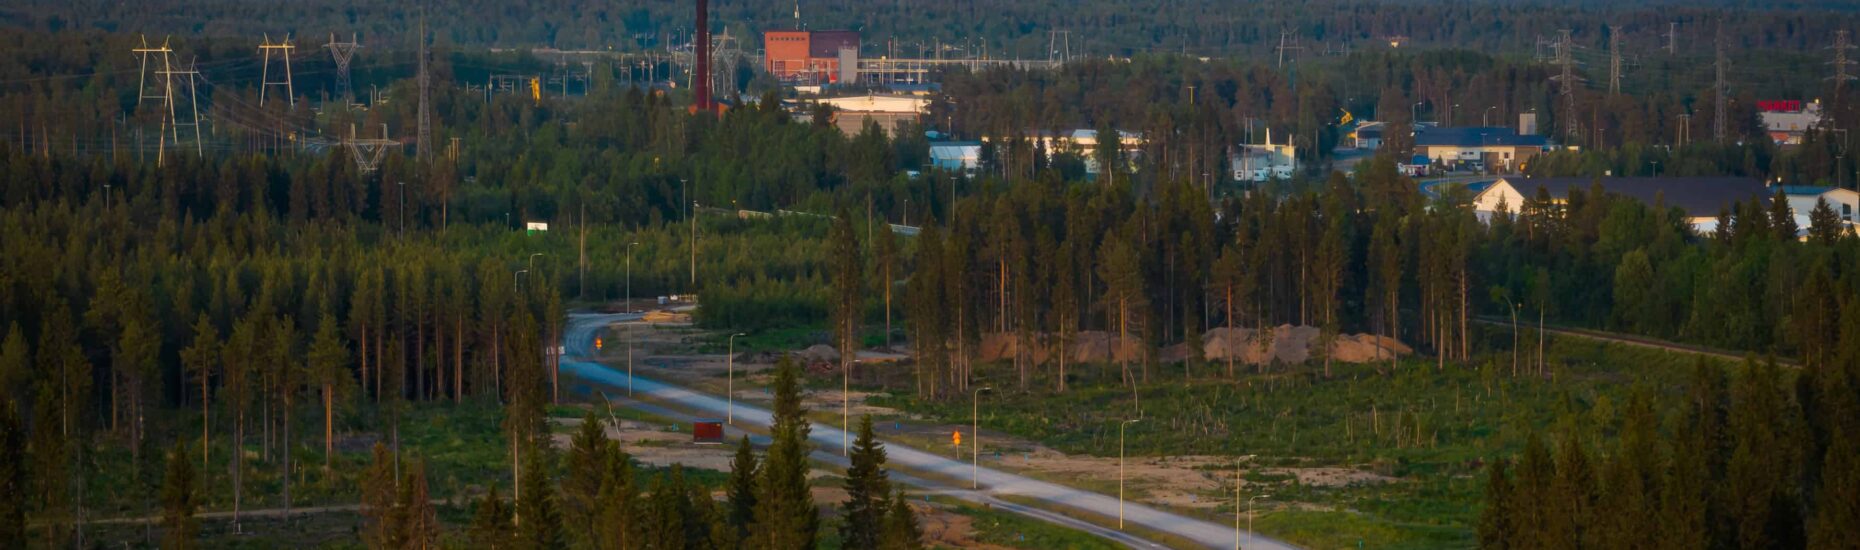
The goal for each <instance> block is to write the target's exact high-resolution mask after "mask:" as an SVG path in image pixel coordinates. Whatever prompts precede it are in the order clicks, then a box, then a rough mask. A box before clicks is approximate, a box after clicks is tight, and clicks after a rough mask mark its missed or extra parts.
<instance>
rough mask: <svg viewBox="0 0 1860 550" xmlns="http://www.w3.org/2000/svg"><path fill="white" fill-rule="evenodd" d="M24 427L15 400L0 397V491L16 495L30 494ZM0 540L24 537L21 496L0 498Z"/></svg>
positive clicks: (24, 519) (24, 515) (23, 511)
mask: <svg viewBox="0 0 1860 550" xmlns="http://www.w3.org/2000/svg"><path fill="white" fill-rule="evenodd" d="M14 330H15V331H17V330H18V327H17V326H15V327H14ZM25 430H26V428H25V426H24V425H22V424H21V423H20V420H19V412H18V411H17V410H15V406H14V402H13V401H12V400H11V399H10V398H0V494H5V495H14V496H15V497H24V496H26V495H29V494H31V493H30V489H29V488H28V487H27V486H26V433H25ZM0 540H12V541H23V540H26V500H25V499H24V498H7V499H0Z"/></svg>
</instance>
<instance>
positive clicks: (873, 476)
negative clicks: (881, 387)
mask: <svg viewBox="0 0 1860 550" xmlns="http://www.w3.org/2000/svg"><path fill="white" fill-rule="evenodd" d="M850 461H851V466H849V467H848V468H847V469H846V502H845V503H844V504H842V505H841V510H842V512H841V513H840V521H841V523H840V541H841V543H842V544H844V545H845V546H846V547H847V548H872V547H875V546H877V545H878V541H879V537H880V535H882V534H883V533H882V527H883V526H884V522H885V504H886V499H885V495H888V494H891V482H890V480H888V479H887V476H886V475H885V447H884V445H882V444H880V443H879V442H878V437H877V436H876V435H875V434H873V433H872V416H871V415H866V416H864V417H861V419H860V421H859V437H858V439H856V440H854V441H853V450H852V456H851V457H850Z"/></svg>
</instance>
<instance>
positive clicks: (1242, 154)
mask: <svg viewBox="0 0 1860 550" xmlns="http://www.w3.org/2000/svg"><path fill="white" fill-rule="evenodd" d="M1229 161H1230V163H1231V166H1232V167H1233V171H1234V181H1252V182H1261V181H1266V180H1270V179H1274V178H1278V179H1288V178H1291V177H1292V173H1293V172H1296V171H1298V146H1296V145H1292V138H1291V136H1286V138H1285V144H1283V145H1280V144H1275V143H1273V142H1272V129H1271V128H1267V129H1266V143H1264V144H1259V145H1252V144H1243V145H1241V146H1240V148H1239V149H1237V150H1235V151H1234V155H1233V157H1232V158H1231V159H1229Z"/></svg>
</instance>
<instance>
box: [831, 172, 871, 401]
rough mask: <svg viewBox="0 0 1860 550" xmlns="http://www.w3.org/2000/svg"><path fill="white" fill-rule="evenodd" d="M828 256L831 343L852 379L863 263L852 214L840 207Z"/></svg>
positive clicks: (861, 310) (861, 306)
mask: <svg viewBox="0 0 1860 550" xmlns="http://www.w3.org/2000/svg"><path fill="white" fill-rule="evenodd" d="M827 246H828V247H829V251H828V255H829V256H828V257H829V261H830V262H831V263H832V266H833V340H834V345H835V347H838V348H839V352H840V369H841V371H842V372H841V374H842V376H843V377H846V376H851V374H850V373H849V372H846V371H847V370H848V369H851V368H852V366H853V359H854V354H855V353H857V350H858V345H859V322H860V321H861V320H862V319H861V317H863V315H864V313H865V309H864V301H863V300H864V297H865V280H864V273H865V269H864V265H865V262H864V260H863V259H862V257H861V256H860V254H861V253H860V247H859V237H858V235H857V234H856V233H855V232H854V231H853V226H852V213H851V212H849V211H847V210H846V209H844V208H842V209H840V211H839V215H838V216H837V217H835V218H834V220H833V226H832V229H831V230H829V231H828V232H827Z"/></svg>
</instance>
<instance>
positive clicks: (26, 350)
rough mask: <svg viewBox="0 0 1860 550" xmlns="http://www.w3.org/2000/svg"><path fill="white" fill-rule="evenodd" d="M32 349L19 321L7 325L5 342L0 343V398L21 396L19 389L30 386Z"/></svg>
mask: <svg viewBox="0 0 1860 550" xmlns="http://www.w3.org/2000/svg"><path fill="white" fill-rule="evenodd" d="M31 376H32V349H31V347H30V345H28V344H27V343H26V334H25V333H24V332H21V331H20V330H19V323H12V324H11V325H9V326H8V327H7V331H6V342H5V343H0V399H6V398H22V397H24V394H22V393H20V390H22V389H24V388H29V387H31V385H30V382H31Z"/></svg>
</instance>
